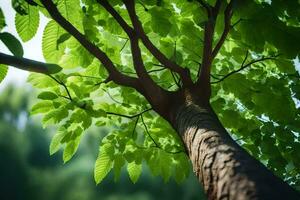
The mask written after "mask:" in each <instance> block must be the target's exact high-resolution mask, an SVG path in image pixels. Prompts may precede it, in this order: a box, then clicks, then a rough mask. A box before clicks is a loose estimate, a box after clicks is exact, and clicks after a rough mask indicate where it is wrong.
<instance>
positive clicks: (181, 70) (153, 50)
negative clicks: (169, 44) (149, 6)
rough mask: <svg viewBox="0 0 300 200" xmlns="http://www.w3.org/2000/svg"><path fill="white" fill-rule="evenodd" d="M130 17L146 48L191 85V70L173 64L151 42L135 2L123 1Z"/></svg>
mask: <svg viewBox="0 0 300 200" xmlns="http://www.w3.org/2000/svg"><path fill="white" fill-rule="evenodd" d="M123 2H124V4H125V6H126V8H127V11H128V14H129V17H130V19H131V22H132V24H133V27H134V29H135V31H136V32H137V34H138V37H139V38H140V39H141V41H142V42H143V44H144V45H145V47H146V48H147V49H148V50H149V51H150V53H151V54H152V55H153V56H154V57H155V58H156V59H157V60H158V61H159V62H160V63H161V64H163V65H164V66H166V68H169V69H170V70H172V71H174V72H176V73H178V74H179V75H180V78H181V79H182V81H183V83H184V84H185V85H191V84H192V80H191V77H190V73H189V70H188V69H187V68H182V67H181V66H179V65H177V64H176V63H175V62H172V61H171V60H170V59H168V58H167V57H166V56H165V55H164V54H163V53H162V52H161V51H160V50H159V49H157V48H156V46H154V44H153V43H152V42H151V41H150V39H149V38H148V36H147V35H146V33H145V31H144V29H143V26H142V24H141V22H140V21H139V18H138V16H137V14H136V11H135V2H134V0H123Z"/></svg>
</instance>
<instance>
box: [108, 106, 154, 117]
mask: <svg viewBox="0 0 300 200" xmlns="http://www.w3.org/2000/svg"><path fill="white" fill-rule="evenodd" d="M150 110H153V109H152V108H148V109H146V110H144V111H142V112H140V113H138V114H135V115H124V114H118V113H113V112H106V114H107V115H115V116H119V117H124V118H128V119H133V118H136V117H139V116H141V115H142V114H144V113H146V112H148V111H150Z"/></svg>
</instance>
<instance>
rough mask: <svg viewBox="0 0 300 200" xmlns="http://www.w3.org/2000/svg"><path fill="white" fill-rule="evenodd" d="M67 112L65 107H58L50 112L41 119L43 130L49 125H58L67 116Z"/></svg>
mask: <svg viewBox="0 0 300 200" xmlns="http://www.w3.org/2000/svg"><path fill="white" fill-rule="evenodd" d="M68 114H69V113H68V110H67V109H66V108H65V107H60V108H58V109H55V110H51V111H50V112H48V113H47V114H46V115H45V116H44V117H43V121H42V122H43V127H44V128H45V127H46V126H47V125H49V124H51V123H54V124H55V123H58V122H60V121H61V120H62V119H64V118H66V117H67V116H68Z"/></svg>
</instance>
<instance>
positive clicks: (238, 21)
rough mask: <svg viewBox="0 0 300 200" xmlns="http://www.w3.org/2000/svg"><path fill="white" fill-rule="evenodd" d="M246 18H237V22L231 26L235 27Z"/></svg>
mask: <svg viewBox="0 0 300 200" xmlns="http://www.w3.org/2000/svg"><path fill="white" fill-rule="evenodd" d="M243 20H244V19H242V18H241V19H239V20H237V21H236V22H235V23H233V24H232V25H231V28H233V27H235V26H236V25H238V24H239V23H240V22H241V21H243Z"/></svg>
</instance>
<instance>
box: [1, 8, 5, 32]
mask: <svg viewBox="0 0 300 200" xmlns="http://www.w3.org/2000/svg"><path fill="white" fill-rule="evenodd" d="M5 26H6V24H5V17H4V14H3V12H2V9H1V8H0V31H1V30H2V29H3V28H4V27H5Z"/></svg>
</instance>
